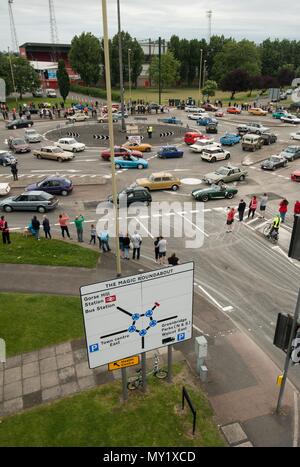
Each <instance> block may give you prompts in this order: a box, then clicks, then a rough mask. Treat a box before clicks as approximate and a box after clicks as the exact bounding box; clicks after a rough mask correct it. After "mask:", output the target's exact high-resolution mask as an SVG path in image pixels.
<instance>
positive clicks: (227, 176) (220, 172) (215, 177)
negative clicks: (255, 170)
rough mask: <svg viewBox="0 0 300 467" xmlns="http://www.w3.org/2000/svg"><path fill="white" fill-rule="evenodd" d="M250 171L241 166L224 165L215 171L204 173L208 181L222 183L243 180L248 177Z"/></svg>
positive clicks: (205, 179) (204, 178)
mask: <svg viewBox="0 0 300 467" xmlns="http://www.w3.org/2000/svg"><path fill="white" fill-rule="evenodd" d="M247 175H248V172H247V171H246V170H245V169H243V168H241V167H232V166H227V167H226V166H224V167H220V168H219V169H217V170H215V172H211V173H208V174H206V175H204V177H203V180H204V181H205V182H206V183H209V184H210V185H211V184H219V183H220V184H222V183H224V182H226V183H227V182H235V181H240V182H242V181H243V180H245V178H246V177H247Z"/></svg>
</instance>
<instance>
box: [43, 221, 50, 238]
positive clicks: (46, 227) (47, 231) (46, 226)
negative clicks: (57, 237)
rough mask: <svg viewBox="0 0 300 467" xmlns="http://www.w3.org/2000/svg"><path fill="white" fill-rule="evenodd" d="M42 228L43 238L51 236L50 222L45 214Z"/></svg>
mask: <svg viewBox="0 0 300 467" xmlns="http://www.w3.org/2000/svg"><path fill="white" fill-rule="evenodd" d="M42 224H43V229H44V232H45V238H48V237H49V238H52V237H51V233H50V222H49V219H48V217H47V216H43V222H42Z"/></svg>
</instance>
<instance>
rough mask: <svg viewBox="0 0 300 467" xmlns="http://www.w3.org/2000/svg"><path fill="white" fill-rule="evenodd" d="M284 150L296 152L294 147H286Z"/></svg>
mask: <svg viewBox="0 0 300 467" xmlns="http://www.w3.org/2000/svg"><path fill="white" fill-rule="evenodd" d="M284 152H296V149H295V148H287V149H286V150H285V151H284Z"/></svg>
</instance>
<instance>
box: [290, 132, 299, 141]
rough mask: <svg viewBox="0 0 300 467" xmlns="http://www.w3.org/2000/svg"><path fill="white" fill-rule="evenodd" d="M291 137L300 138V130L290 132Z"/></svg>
mask: <svg viewBox="0 0 300 467" xmlns="http://www.w3.org/2000/svg"><path fill="white" fill-rule="evenodd" d="M290 137H291V139H298V140H300V131H297V132H295V133H291V134H290Z"/></svg>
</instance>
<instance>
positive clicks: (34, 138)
mask: <svg viewBox="0 0 300 467" xmlns="http://www.w3.org/2000/svg"><path fill="white" fill-rule="evenodd" d="M24 138H25V141H26V142H27V143H40V142H41V141H42V139H43V137H42V135H40V134H39V133H38V132H37V131H36V130H25V135H24Z"/></svg>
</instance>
